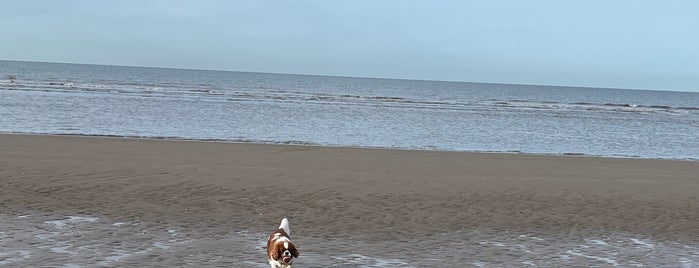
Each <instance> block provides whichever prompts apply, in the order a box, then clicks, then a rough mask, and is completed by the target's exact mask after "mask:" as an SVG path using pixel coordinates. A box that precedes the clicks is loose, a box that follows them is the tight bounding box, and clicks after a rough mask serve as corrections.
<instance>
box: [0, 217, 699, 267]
mask: <svg viewBox="0 0 699 268" xmlns="http://www.w3.org/2000/svg"><path fill="white" fill-rule="evenodd" d="M0 230H2V231H0V248H2V249H3V250H2V252H0V266H3V267H40V266H46V265H49V266H52V267H94V266H99V267H125V266H133V267H136V266H138V267H173V266H178V267H260V268H262V267H269V266H268V264H267V262H266V260H265V259H264V258H265V257H264V256H265V252H264V246H265V242H266V241H265V239H266V237H267V234H265V233H254V232H248V231H246V230H245V229H242V228H234V230H231V231H230V232H228V233H226V234H224V235H211V234H203V233H199V232H197V231H196V230H191V229H187V228H186V227H182V226H168V225H167V224H164V225H155V224H147V223H140V222H133V221H131V222H121V221H114V220H110V219H108V218H104V217H100V216H99V215H51V214H40V213H27V214H22V215H8V214H0ZM292 237H293V241H294V242H295V243H296V244H297V245H298V246H299V248H300V250H301V257H300V258H299V259H298V260H296V261H295V265H296V266H298V267H455V266H465V267H589V266H597V267H698V266H699V245H696V244H686V243H679V242H676V241H668V240H658V239H654V238H649V237H641V236H637V235H633V234H596V235H592V236H579V235H576V234H571V233H567V234H566V233H528V232H513V231H496V230H487V229H473V230H464V231H459V232H452V233H444V234H439V235H435V236H433V237H430V238H428V239H416V238H410V237H401V238H398V239H394V240H392V239H387V240H386V241H385V242H375V241H374V242H367V241H360V240H353V239H352V237H321V236H317V235H311V234H294V236H292ZM395 241H398V242H395Z"/></svg>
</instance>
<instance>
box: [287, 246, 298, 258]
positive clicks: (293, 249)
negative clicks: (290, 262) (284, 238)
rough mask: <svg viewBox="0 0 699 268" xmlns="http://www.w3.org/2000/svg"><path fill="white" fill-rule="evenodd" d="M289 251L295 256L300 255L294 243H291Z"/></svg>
mask: <svg viewBox="0 0 699 268" xmlns="http://www.w3.org/2000/svg"><path fill="white" fill-rule="evenodd" d="M289 251H291V255H292V256H294V258H298V257H299V251H298V250H296V246H294V244H291V245H289Z"/></svg>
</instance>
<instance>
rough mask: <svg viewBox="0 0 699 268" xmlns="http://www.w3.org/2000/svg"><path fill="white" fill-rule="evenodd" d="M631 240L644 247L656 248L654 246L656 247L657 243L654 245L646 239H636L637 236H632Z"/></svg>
mask: <svg viewBox="0 0 699 268" xmlns="http://www.w3.org/2000/svg"><path fill="white" fill-rule="evenodd" d="M630 240H631V242H633V243H634V244H636V245H640V246H642V247H644V248H647V249H654V248H655V245H653V244H651V243H648V242H646V241H643V240H639V239H636V238H631V239H630Z"/></svg>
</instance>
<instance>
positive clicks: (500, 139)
mask: <svg viewBox="0 0 699 268" xmlns="http://www.w3.org/2000/svg"><path fill="white" fill-rule="evenodd" d="M0 132H3V133H34V134H77V135H107V136H123V137H143V138H168V139H192V140H223V141H231V142H255V143H283V144H308V145H328V146H351V147H381V148H400V149H427V150H445V151H478V152H514V153H533V154H556V155H561V154H575V155H577V154H580V155H595V156H609V157H640V158H662V159H690V160H697V159H699V93H688V92H666V91H642V90H626V89H601V88H575V87H554V86H534V85H508V84H485V83H464V82H439V81H414V80H392V79H370V78H350V77H329V76H307V75H288V74H265V73H245V72H225V71H204V70H182V69H163V68H142V67H122V66H103V65H82V64H58V63H34V62H16V61H0Z"/></svg>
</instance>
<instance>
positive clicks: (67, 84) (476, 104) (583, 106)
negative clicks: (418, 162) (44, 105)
mask: <svg viewBox="0 0 699 268" xmlns="http://www.w3.org/2000/svg"><path fill="white" fill-rule="evenodd" d="M12 77H13V79H12V80H0V89H2V90H24V91H44V92H86V93H109V94H140V95H143V96H149V97H152V96H154V95H158V94H160V95H163V96H178V95H179V96H182V97H187V96H194V97H196V96H206V97H221V100H223V101H242V100H245V101H297V102H298V101H300V102H318V103H336V104H346V105H385V106H389V107H408V108H432V109H464V110H473V109H497V108H510V109H530V110H532V109H533V110H536V109H540V110H587V111H606V112H625V113H629V112H631V113H658V112H664V113H681V112H696V111H699V107H691V106H678V107H675V106H669V105H660V104H650V105H643V104H634V103H594V102H585V101H580V102H570V103H568V102H555V101H549V100H526V99H486V100H474V101H441V100H432V99H410V98H405V97H397V96H371V95H367V96H363V95H352V94H321V93H313V92H303V91H291V90H283V89H279V88H273V87H269V86H259V87H258V86H253V87H252V88H249V87H248V88H244V87H241V86H239V85H231V86H230V87H228V88H221V87H219V88H217V87H216V86H215V85H213V84H209V83H198V84H195V85H179V84H174V83H160V84H159V83H137V82H117V83H103V84H95V83H84V84H81V83H78V82H76V81H69V80H68V81H60V80H58V79H55V78H51V79H47V80H45V81H35V80H23V79H18V78H17V77H15V76H12ZM236 89H238V90H236ZM240 89H248V90H240ZM258 89H264V90H258Z"/></svg>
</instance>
